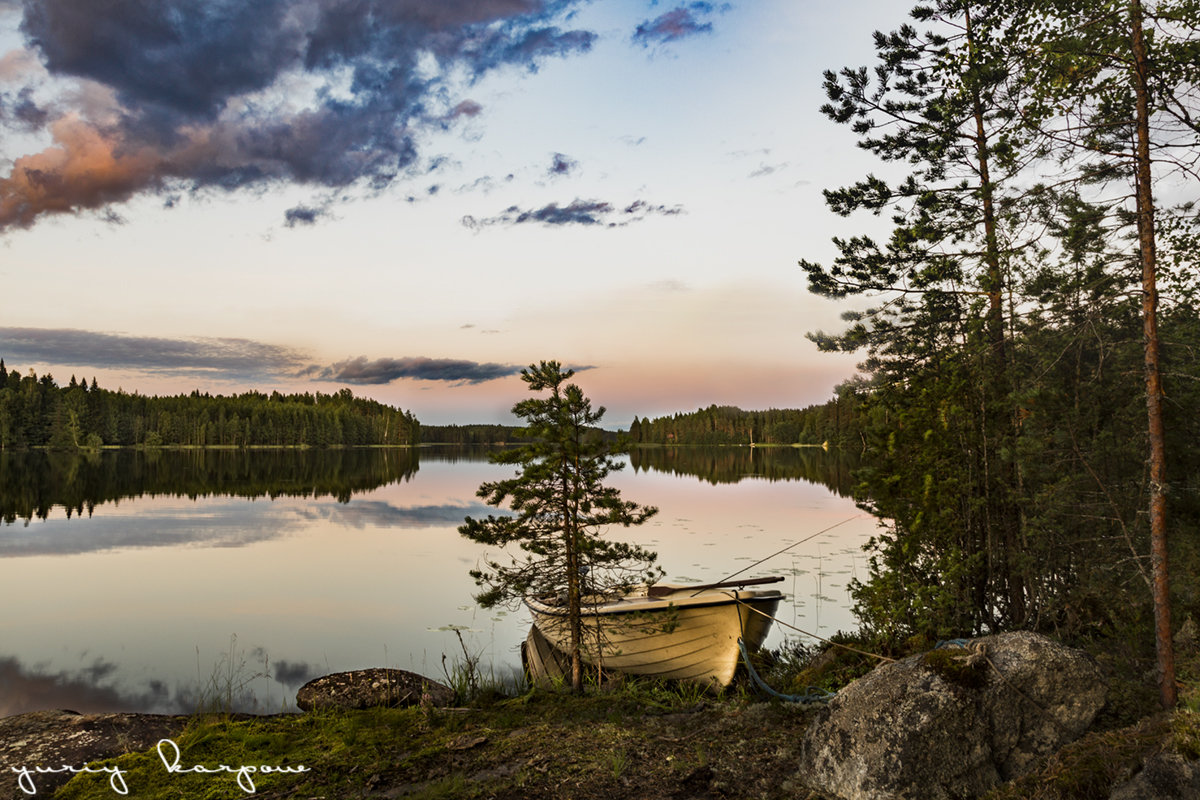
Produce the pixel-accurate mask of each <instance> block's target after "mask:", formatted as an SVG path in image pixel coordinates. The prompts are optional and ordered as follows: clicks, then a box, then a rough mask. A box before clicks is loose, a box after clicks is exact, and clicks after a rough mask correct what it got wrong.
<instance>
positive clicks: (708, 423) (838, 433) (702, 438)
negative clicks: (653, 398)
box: [629, 389, 859, 446]
mask: <svg viewBox="0 0 1200 800" xmlns="http://www.w3.org/2000/svg"><path fill="white" fill-rule="evenodd" d="M857 409H858V398H857V396H856V395H855V393H854V392H853V391H852V390H850V389H847V390H846V391H843V392H839V394H838V396H837V397H835V398H833V399H832V400H829V401H828V402H825V403H822V404H821V405H813V406H808V407H807V408H803V409H775V408H773V409H769V410H767V411H743V410H742V409H740V408H736V407H734V406H716V405H712V406H709V407H708V408H701V409H697V410H696V411H694V412H691V413H687V414H683V413H679V414H674V415H672V416H670V417H656V418H654V419H649V418H647V419H641V420H639V419H638V418H636V417H635V418H634V420H633V424H632V425H630V428H629V440H630V442H631V443H632V444H635V445H636V444H688V445H694V444H708V445H730V444H734V445H748V444H756V445H762V444H776V445H793V444H808V445H820V444H825V443H829V444H831V445H841V446H857V445H858V444H859V431H858V425H857Z"/></svg>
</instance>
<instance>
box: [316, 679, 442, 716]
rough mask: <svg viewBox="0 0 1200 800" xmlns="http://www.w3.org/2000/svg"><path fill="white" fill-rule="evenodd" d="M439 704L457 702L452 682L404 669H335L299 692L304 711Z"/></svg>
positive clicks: (440, 705) (437, 705) (440, 706)
mask: <svg viewBox="0 0 1200 800" xmlns="http://www.w3.org/2000/svg"><path fill="white" fill-rule="evenodd" d="M423 698H424V702H426V703H427V704H428V705H431V706H436V707H439V708H442V707H445V706H448V705H450V704H451V703H452V702H454V690H453V689H451V688H450V687H449V686H445V685H443V684H440V683H438V682H437V681H431V680H429V679H428V678H425V677H422V676H420V675H417V674H416V673H414V672H407V671H405V670H402V669H381V668H374V669H360V670H354V671H353V672H335V673H333V674H332V675H326V676H324V677H322V678H317V679H315V680H311V681H309V682H308V683H306V684H304V685H303V686H301V687H300V690H299V691H298V692H296V705H297V706H299V707H300V710H302V711H312V710H313V709H317V708H372V707H375V706H387V707H389V708H400V707H403V706H415V705H420V704H421V703H422V699H423Z"/></svg>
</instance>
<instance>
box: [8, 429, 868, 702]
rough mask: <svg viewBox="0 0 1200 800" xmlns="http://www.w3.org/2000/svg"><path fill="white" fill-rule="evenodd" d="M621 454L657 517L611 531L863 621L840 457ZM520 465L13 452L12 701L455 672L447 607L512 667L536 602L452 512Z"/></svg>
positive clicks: (862, 527) (277, 691)
mask: <svg viewBox="0 0 1200 800" xmlns="http://www.w3.org/2000/svg"><path fill="white" fill-rule="evenodd" d="M822 459H824V464H825V466H826V470H825V472H824V473H822V472H821V464H822ZM627 460H628V462H629V464H630V466H629V467H627V468H626V469H625V470H624V471H622V472H617V473H614V474H613V476H612V477H611V480H612V482H613V484H614V485H616V486H617V488H619V489H620V490H621V492H622V494H623V496H624V497H626V498H627V499H629V500H633V501H635V502H638V503H644V504H648V505H655V506H658V507H659V508H660V513H659V515H658V516H656V517H655V518H653V519H652V520H651V521H650V523H649V524H647V525H645V526H643V527H641V528H636V529H628V530H626V529H621V530H617V531H612V532H610V535H612V536H613V537H614V538H625V539H628V540H630V541H636V542H637V543H639V544H644V545H646V546H648V547H650V548H651V549H653V550H656V551H657V552H658V553H659V561H660V563H661V564H662V566H663V567H664V568H665V569H666V570H667V573H668V575H667V576H668V579H671V580H680V581H682V580H695V581H703V582H707V581H717V580H720V579H722V578H724V577H725V576H727V575H728V574H730V573H732V572H735V571H738V570H741V569H743V568H745V567H747V566H751V565H754V566H753V569H752V572H751V574H754V575H770V574H777V575H784V576H785V577H786V578H787V582H786V583H785V584H784V585H783V588H784V590H785V592H787V593H788V594H789V596H790V597H789V601H788V603H787V604H786V605H785V606H784V607H781V612H780V613H781V616H780V620H781V622H782V623H786V624H790V625H794V626H796V627H798V628H801V629H805V630H812V631H815V632H824V633H825V634H828V633H831V632H833V630H836V629H838V628H845V627H849V625H850V622H851V618H850V616H849V614H848V612H847V610H846V609H847V606H848V602H847V597H846V584H847V582H848V580H849V579H850V578H851V577H853V576H854V575H855V571H856V569H857V565H858V563H859V562H860V561H861V559H862V554H861V552H860V550H859V548H860V545H861V542H862V541H863V540H865V538H866V537H867V536H869V535H870V533H871V532H872V529H873V523H872V522H871V521H870V520H868V519H866V518H857V517H855V515H856V514H857V513H858V512H857V511H856V509H855V508H854V505H853V502H852V501H850V500H848V499H846V498H844V497H841V496H839V494H840V493H841V492H842V491H844V486H845V485H846V478H845V476H844V473H845V468H844V459H839V458H837V457H836V456H834V455H832V454H825V453H823V452H821V451H797V450H792V449H789V448H770V449H767V448H762V449H760V448H755V451H751V450H750V449H749V448H686V449H683V448H680V449H677V450H671V449H668V448H656V449H654V450H647V451H639V452H637V453H634V454H632V455H631V456H630V457H629V458H628V459H627ZM513 470H514V468H513V467H512V466H507V465H496V464H491V463H489V462H488V461H487V451H485V450H466V449H462V448H455V449H444V448H438V449H432V448H430V449H425V448H422V449H420V450H415V451H402V450H390V451H388V450H360V451H353V450H345V451H210V452H199V451H195V452H177V451H175V452H172V451H165V452H158V453H137V452H133V451H121V452H103V453H101V454H94V455H92V456H78V455H71V456H67V455H61V454H45V453H28V454H13V453H7V454H4V455H3V457H2V458H0V486H3V487H4V488H3V492H2V493H0V503H3V511H4V513H5V514H6V515H7V517H8V518H10V521H11V522H12V524H8V525H0V604H2V605H3V606H4V607H6V608H8V609H21V611H20V613H19V614H15V613H9V614H7V615H5V617H4V619H3V622H0V714H13V713H19V712H20V711H25V710H32V709H36V708H54V707H65V708H74V709H75V710H78V711H101V710H103V711H112V710H125V711H151V712H163V713H174V712H180V711H191V710H194V709H195V708H196V707H198V706H197V704H198V703H201V702H203V701H204V699H205V698H206V697H210V696H212V695H213V694H214V693H217V692H218V691H219V693H220V695H221V697H222V699H228V700H231V701H232V704H233V705H234V707H235V708H237V709H239V710H248V711H258V712H277V711H281V710H292V709H294V705H293V700H294V696H295V690H296V688H298V686H299V685H301V684H302V683H304V682H305V681H307V680H308V679H309V678H312V677H316V676H319V675H323V674H327V673H329V672H336V671H342V670H349V669H362V668H366V667H378V666H387V667H397V668H401V669H410V670H413V671H416V672H420V673H423V674H426V675H428V676H430V677H432V678H435V679H437V678H441V677H443V676H442V664H443V661H442V655H443V654H446V655H447V656H448V657H449V658H450V660H451V662H453V660H454V658H455V657H456V656H457V655H458V654H459V653H460V651H459V645H458V641H457V638H456V635H455V634H454V633H452V632H448V630H447V628H448V626H458V627H461V628H466V629H467V631H466V636H467V640H468V642H467V643H468V646H469V647H470V649H471V651H472V653H473V654H474V653H479V654H480V655H481V657H482V662H483V664H484V665H485V667H486V666H488V665H491V667H492V668H494V669H495V671H496V674H497V675H503V674H506V671H507V670H510V669H513V668H515V665H516V664H518V663H519V660H518V655H517V646H518V644H519V642H520V641H521V639H522V638H523V637H524V633H525V630H526V629H527V626H528V624H529V620H528V616H527V614H526V613H525V612H524V610H523V609H515V610H513V611H511V612H508V611H503V610H500V611H484V610H481V609H479V608H478V607H477V606H476V605H475V604H474V602H473V601H472V599H471V597H472V594H473V593H474V592H475V591H476V587H475V586H474V584H473V582H472V580H471V579H470V577H469V575H468V572H469V570H470V569H471V568H472V567H474V566H475V565H476V564H477V563H478V562H479V560H480V559H481V558H482V557H484V556H485V555H488V553H486V550H485V549H484V548H481V547H479V546H478V545H475V544H474V543H471V542H469V541H467V540H465V539H464V538H463V537H461V536H459V535H458V534H457V531H456V527H457V526H458V525H459V524H460V523H461V522H462V520H463V518H464V517H466V516H468V515H470V516H480V515H484V514H487V513H494V512H495V509H492V508H491V507H487V506H484V505H482V504H481V503H480V501H479V499H478V498H477V497H476V496H475V491H476V489H477V487H478V486H479V484H480V483H481V482H483V481H493V480H497V479H499V478H502V477H507V476H509V475H511V474H512V472H513ZM697 478H698V479H699V480H697ZM10 489H11V490H12V492H15V494H14V493H10ZM81 509H82V510H84V513H83V514H82V515H81V513H80V512H81ZM851 517H855V521H853V522H851V523H850V524H843V525H842V526H841V527H838V528H837V529H836V530H834V531H831V532H830V533H827V534H824V535H821V536H818V537H816V538H814V539H813V540H811V541H809V542H806V543H805V544H804V545H803V546H801V547H797V548H795V549H789V550H787V551H786V552H784V553H783V554H781V555H779V556H777V557H775V558H772V559H769V560H767V561H766V562H765V563H762V564H757V563H756V562H758V561H760V560H761V559H762V558H763V557H764V556H767V555H769V554H771V553H774V552H776V551H779V550H781V549H782V548H784V547H786V546H787V545H789V544H790V543H793V542H796V541H798V540H801V539H803V538H804V537H807V536H809V535H810V534H813V533H815V532H818V531H820V530H822V529H823V528H826V527H828V526H831V525H833V524H835V523H838V522H843V523H844V522H845V520H847V519H849V518H851ZM491 555H495V554H491ZM789 633H790V632H789V631H788V630H787V629H785V628H783V627H782V626H778V627H777V629H776V631H775V632H773V633H772V639H770V640H768V645H770V646H774V645H775V644H777V643H778V642H779V641H780V640H781V639H782V638H783V636H784V635H787V634H789ZM218 675H226V676H227V675H233V676H235V677H236V681H233V682H232V684H236V685H227V686H223V687H216V686H214V683H213V678H214V676H218ZM226 683H231V682H229V681H226Z"/></svg>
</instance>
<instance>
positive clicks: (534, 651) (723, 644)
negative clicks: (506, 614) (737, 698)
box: [525, 576, 783, 687]
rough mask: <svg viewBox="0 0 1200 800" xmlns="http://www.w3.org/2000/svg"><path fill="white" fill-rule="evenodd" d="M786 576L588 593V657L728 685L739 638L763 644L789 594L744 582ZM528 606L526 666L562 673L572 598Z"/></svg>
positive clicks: (626, 668)
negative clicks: (530, 617) (529, 626)
mask: <svg viewBox="0 0 1200 800" xmlns="http://www.w3.org/2000/svg"><path fill="white" fill-rule="evenodd" d="M782 580H783V577H781V576H777V577H771V578H756V579H747V580H744V581H728V582H724V583H714V584H704V585H699V586H697V585H681V584H662V583H659V584H654V585H652V586H640V587H635V588H634V589H632V590H631V591H629V592H627V593H624V594H619V595H616V596H606V597H585V598H584V607H583V625H584V628H583V644H582V655H583V659H584V661H586V662H587V663H588V664H591V665H593V666H599V667H601V668H603V669H605V670H615V671H618V672H625V673H630V674H634V675H649V676H654V677H658V678H668V679H672V680H683V681H694V682H697V683H701V684H705V685H709V686H716V687H721V686H728V685H729V684H730V682H731V681H732V680H733V675H734V672H735V671H736V670H737V665H738V659H739V655H740V654H739V651H738V639H742V640H743V641H744V642H745V644H746V646H747V648H748V649H750V650H752V651H753V650H756V649H758V647H759V646H760V645H761V644H762V642H763V640H764V639H766V637H767V632H768V631H769V630H770V627H771V618H772V617H773V616H774V614H775V610H776V608H778V606H779V602H780V600H782V599H783V594H782V593H780V592H779V591H778V590H777V589H747V588H745V587H747V586H760V585H763V584H767V583H776V582H778V581H782ZM525 605H526V606H527V607H528V608H529V610H530V612H531V613H532V615H533V627H534V630H532V631H531V632H530V636H529V638H528V639H527V640H526V644H525V662H526V666H527V667H528V668H529V670H530V673H531V675H532V676H533V678H534V679H535V680H537V679H540V678H545V677H558V676H559V675H561V674H562V664H563V663H564V661H563V657H564V656H565V654H567V653H569V652H570V650H571V633H570V627H569V625H568V621H567V607H566V603H565V602H564V601H562V600H561V599H560V598H558V597H553V596H548V597H527V598H525ZM569 662H570V659H569V657H566V661H565V663H567V664H569ZM538 670H544V671H542V672H539V671H538Z"/></svg>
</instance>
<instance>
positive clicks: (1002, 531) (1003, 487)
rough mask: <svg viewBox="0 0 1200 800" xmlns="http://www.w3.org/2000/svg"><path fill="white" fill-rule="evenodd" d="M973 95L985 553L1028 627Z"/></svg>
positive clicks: (997, 260)
mask: <svg viewBox="0 0 1200 800" xmlns="http://www.w3.org/2000/svg"><path fill="white" fill-rule="evenodd" d="M965 17H966V19H965V22H966V34H967V46H968V58H969V59H970V68H971V71H972V73H976V74H977V73H978V69H979V67H978V64H977V62H976V56H975V51H976V42H975V29H974V26H973V24H972V20H971V11H970V8H969V7H968V8H967V9H966V11H965ZM976 80H977V78H976ZM971 93H972V97H971V114H972V117H973V118H974V122H975V154H976V162H977V164H976V166H977V169H978V171H979V187H980V200H981V202H982V206H983V207H982V211H983V232H984V270H985V272H984V281H983V290H984V291H985V292H986V293H987V298H988V310H987V317H986V323H985V336H986V339H987V343H988V349H987V358H986V360H985V363H984V370H985V377H984V385H983V393H984V401H983V426H982V427H983V430H982V433H983V437H984V442H983V467H984V490H985V491H986V492H987V516H986V518H985V519H984V525H986V527H987V534H986V543H985V544H986V550H985V553H986V557H987V562H988V565H989V566H988V569H987V573H988V575H987V579H988V580H989V581H990V580H992V579H993V578H994V577H995V573H996V572H999V580H1000V581H1001V583H1002V584H1003V587H1002V594H1003V597H1004V600H1005V606H1006V607H1005V608H1004V609H1003V613H1002V615H1001V620H1002V621H1003V622H1004V623H1006V624H1007V626H1010V627H1021V626H1022V625H1024V624H1025V621H1026V617H1027V610H1026V605H1025V582H1024V576H1023V574H1022V572H1021V571H1020V570H1019V569H1018V568H1017V567H1016V562H1017V561H1019V557H1018V553H1017V551H1018V549H1019V547H1020V541H1019V534H1020V516H1019V511H1018V509H1017V507H1016V505H1015V503H1014V502H1013V499H1012V486H1013V484H1014V482H1015V481H1014V477H1015V472H1014V470H1013V464H1012V462H1011V460H1008V459H1004V458H1003V457H1002V456H1001V455H1000V454H1001V452H1002V451H1004V450H1006V449H1009V450H1011V445H1012V440H1013V439H1014V438H1015V436H1016V430H1015V427H1014V425H1013V418H1012V414H1011V413H1009V411H1008V409H1007V398H1008V394H1009V389H1010V387H1011V385H1012V383H1011V377H1010V375H1009V369H1010V366H1009V358H1008V342H1007V340H1006V337H1005V329H1004V273H1003V269H1002V265H1001V257H1000V237H999V235H998V233H997V222H996V205H995V185H994V184H993V182H992V177H991V148H990V147H989V144H988V133H987V128H986V125H985V117H984V114H985V109H984V104H983V98H982V97H981V96H980V91H979V87H978V85H973V86H972V87H971ZM1005 445H1008V447H1006V446H1005ZM993 591H994V590H993ZM992 596H993V597H994V596H995V594H994V593H993V594H992ZM981 611H982V609H981Z"/></svg>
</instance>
